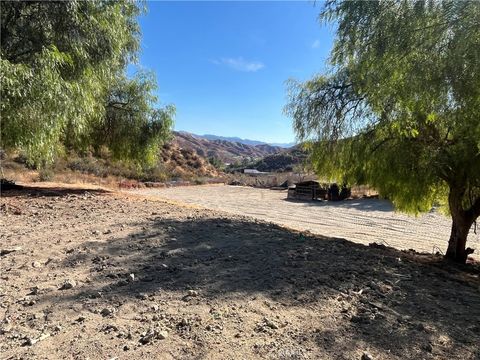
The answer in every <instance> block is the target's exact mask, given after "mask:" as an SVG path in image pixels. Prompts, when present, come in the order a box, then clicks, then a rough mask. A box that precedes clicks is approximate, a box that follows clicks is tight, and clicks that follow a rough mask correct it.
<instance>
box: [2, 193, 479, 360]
mask: <svg viewBox="0 0 480 360" xmlns="http://www.w3.org/2000/svg"><path fill="white" fill-rule="evenodd" d="M0 211H1V212H0V213H1V222H0V226H1V227H0V230H1V233H0V251H1V255H0V269H1V275H0V321H1V323H0V358H1V359H132V360H133V359H361V358H362V356H363V359H367V358H369V357H368V356H371V358H373V359H462V360H463V359H472V360H473V359H479V358H480V348H479V346H478V344H479V343H480V278H479V276H480V268H479V266H478V265H475V264H471V265H469V266H464V267H458V266H453V265H448V264H445V263H443V262H442V259H441V257H439V256H434V255H420V254H416V253H414V252H412V251H400V250H397V249H394V248H390V247H386V246H382V245H377V246H368V245H364V244H359V243H355V242H351V241H347V240H342V239H337V238H332V237H326V236H320V235H313V234H311V233H308V232H305V231H303V232H299V231H295V230H289V229H287V228H284V227H280V226H279V225H278V224H274V223H272V222H266V221H262V220H259V219H255V218H252V217H247V216H240V215H235V214H229V213H226V212H221V211H218V210H203V209H200V208H198V207H196V206H179V205H174V204H171V203H166V202H163V201H160V200H159V199H158V198H157V197H151V196H140V195H131V194H125V193H119V192H106V191H103V190H101V189H88V190H86V189H79V188H75V189H69V188H64V187H63V188H45V187H44V188H33V187H32V188H28V189H26V190H23V191H9V192H4V193H3V194H2V197H1V210H0ZM367 215H368V216H369V217H371V218H374V217H375V216H377V213H369V214H367ZM368 216H366V218H367V217H368ZM334 236H337V235H334ZM367 353H368V354H369V355H367Z"/></svg>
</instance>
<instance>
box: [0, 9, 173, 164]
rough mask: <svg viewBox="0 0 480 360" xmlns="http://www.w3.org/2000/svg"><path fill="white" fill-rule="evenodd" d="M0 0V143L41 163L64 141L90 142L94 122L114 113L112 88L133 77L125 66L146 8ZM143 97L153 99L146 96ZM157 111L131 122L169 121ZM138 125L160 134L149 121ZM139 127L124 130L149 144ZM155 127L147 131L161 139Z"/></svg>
mask: <svg viewBox="0 0 480 360" xmlns="http://www.w3.org/2000/svg"><path fill="white" fill-rule="evenodd" d="M0 6H1V25H0V26H1V60H0V61H1V64H0V65H1V71H0V83H1V98H2V102H1V106H0V111H1V117H2V127H1V140H0V146H1V147H2V148H5V149H20V150H22V151H23V152H24V154H25V155H26V157H27V159H28V161H29V162H30V163H31V164H32V165H36V166H37V167H38V166H44V165H45V164H48V163H51V162H52V161H53V160H54V158H55V155H56V154H57V153H58V151H59V150H60V149H61V148H62V147H63V146H64V145H65V144H67V145H68V146H75V147H85V146H87V145H89V144H90V142H91V138H90V134H91V132H92V129H97V128H99V127H101V124H103V123H104V122H106V121H107V120H108V116H109V115H111V111H110V110H109V109H110V108H109V107H108V101H109V100H108V99H109V98H111V97H112V96H113V95H112V93H113V92H117V91H118V86H119V84H123V85H125V86H127V87H129V86H130V85H131V84H130V83H129V82H128V81H126V80H124V77H125V69H126V66H127V64H128V63H130V62H132V61H134V60H135V59H136V54H137V51H138V49H139V42H140V28H139V25H138V21H137V16H138V15H139V14H140V13H141V12H142V11H143V10H144V9H143V6H142V5H141V3H139V2H134V1H129V0H120V1H107V0H105V1H93V0H87V1H83V0H82V1H79V0H78V1H68V2H67V1H65V2H61V1H60V2H46V1H38V2H26V1H8V2H7V1H2V2H1V4H0ZM125 91H129V90H128V89H126V90H125ZM140 93H141V94H142V95H145V96H147V97H149V96H150V95H149V94H147V93H145V92H140ZM140 93H139V94H140ZM137 100H138V99H137ZM138 101H140V102H141V100H138ZM143 102H144V104H146V103H148V105H149V106H150V107H151V106H153V104H152V101H151V99H145V100H143ZM162 111H163V110H160V109H159V110H158V112H157V115H153V109H150V110H148V111H142V112H140V113H141V114H143V115H144V116H145V118H144V119H143V120H141V121H139V118H138V114H139V113H138V114H137V118H136V121H135V122H134V123H135V124H140V123H145V122H148V123H152V117H153V118H156V120H155V121H153V123H157V120H158V119H160V118H163V119H165V120H167V122H166V123H165V126H163V127H167V125H168V124H171V116H172V115H173V113H172V111H171V109H166V111H165V112H162ZM167 118H168V119H167ZM156 126H157V125H155V126H153V127H154V128H155V127H156ZM143 129H145V130H146V131H147V133H148V132H150V133H151V134H156V135H158V134H159V132H158V131H157V130H154V129H153V128H151V127H148V126H146V127H145V126H143ZM137 130H138V129H135V130H134V131H132V133H130V134H129V138H130V139H131V138H132V134H137V135H138V136H139V137H138V138H137V140H139V143H140V144H146V145H147V147H151V146H150V145H151V143H150V141H147V142H141V140H144V138H142V136H144V135H145V134H143V133H142V134H141V135H140V132H139V131H137ZM160 133H161V132H160ZM156 135H155V136H149V139H153V138H155V139H157V140H159V137H158V136H156ZM110 145H112V144H110ZM124 154H125V152H124ZM142 154H143V155H144V154H145V151H132V152H130V153H129V154H128V155H132V156H136V155H142Z"/></svg>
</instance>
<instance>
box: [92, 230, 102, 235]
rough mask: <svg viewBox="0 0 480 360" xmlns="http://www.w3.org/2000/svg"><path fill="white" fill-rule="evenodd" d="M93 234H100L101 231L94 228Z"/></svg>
mask: <svg viewBox="0 0 480 360" xmlns="http://www.w3.org/2000/svg"><path fill="white" fill-rule="evenodd" d="M92 234H93V235H100V231H98V230H93V231H92Z"/></svg>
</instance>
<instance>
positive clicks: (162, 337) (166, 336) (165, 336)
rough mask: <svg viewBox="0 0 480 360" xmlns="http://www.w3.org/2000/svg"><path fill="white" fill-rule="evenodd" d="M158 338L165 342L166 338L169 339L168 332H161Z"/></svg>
mask: <svg viewBox="0 0 480 360" xmlns="http://www.w3.org/2000/svg"><path fill="white" fill-rule="evenodd" d="M157 337H158V338H159V339H160V340H164V339H166V338H168V331H166V330H164V331H160V332H159V333H158V335H157Z"/></svg>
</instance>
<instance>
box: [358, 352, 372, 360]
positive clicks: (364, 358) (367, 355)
mask: <svg viewBox="0 0 480 360" xmlns="http://www.w3.org/2000/svg"><path fill="white" fill-rule="evenodd" d="M361 360H373V356H372V355H371V354H370V353H369V352H367V351H365V352H364V353H363V355H362V358H361Z"/></svg>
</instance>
